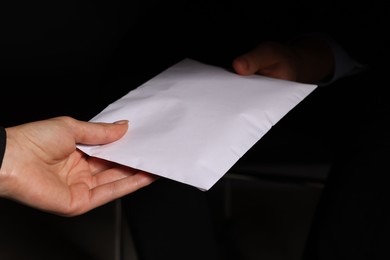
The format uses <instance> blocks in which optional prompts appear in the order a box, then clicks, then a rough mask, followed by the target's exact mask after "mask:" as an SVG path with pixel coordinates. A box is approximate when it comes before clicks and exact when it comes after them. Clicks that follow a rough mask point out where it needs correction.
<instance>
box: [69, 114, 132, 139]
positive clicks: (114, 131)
mask: <svg viewBox="0 0 390 260" xmlns="http://www.w3.org/2000/svg"><path fill="white" fill-rule="evenodd" d="M68 123H69V124H70V125H71V127H72V129H73V133H74V137H75V140H76V143H80V144H91V145H97V144H107V143H111V142H114V141H116V140H118V139H120V138H121V137H123V135H124V134H125V133H126V131H127V129H128V121H126V120H122V121H118V122H115V123H93V122H84V121H79V120H75V119H73V120H72V119H69V121H68Z"/></svg>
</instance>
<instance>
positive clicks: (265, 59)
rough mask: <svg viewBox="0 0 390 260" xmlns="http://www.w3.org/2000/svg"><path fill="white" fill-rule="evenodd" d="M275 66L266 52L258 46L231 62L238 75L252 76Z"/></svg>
mask: <svg viewBox="0 0 390 260" xmlns="http://www.w3.org/2000/svg"><path fill="white" fill-rule="evenodd" d="M274 64H275V60H274V59H273V57H272V56H271V55H270V54H269V53H268V51H267V50H266V49H265V48H263V47H261V46H259V47H258V48H256V49H254V50H252V51H251V52H248V53H245V54H243V55H241V56H239V57H237V58H236V59H234V60H233V64H232V65H233V69H234V70H235V71H236V73H237V74H239V75H253V74H256V73H259V72H261V71H262V70H265V69H267V68H268V67H271V66H273V65H274Z"/></svg>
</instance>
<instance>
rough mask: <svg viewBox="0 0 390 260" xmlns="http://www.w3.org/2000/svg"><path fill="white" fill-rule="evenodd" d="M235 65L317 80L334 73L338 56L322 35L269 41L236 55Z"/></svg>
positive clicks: (238, 70) (243, 70)
mask: <svg viewBox="0 0 390 260" xmlns="http://www.w3.org/2000/svg"><path fill="white" fill-rule="evenodd" d="M232 66H233V69H234V70H235V72H236V73H238V74H240V75H251V74H260V75H264V76H268V77H273V78H279V79H284V80H290V81H297V82H302V83H311V84H315V83H317V82H320V81H323V80H324V79H326V78H327V77H329V76H331V75H332V73H333V69H334V57H333V53H332V50H331V49H330V47H329V46H328V44H327V43H326V42H325V41H324V40H323V39H321V38H317V37H305V38H303V37H302V38H299V39H297V40H295V41H294V42H291V43H289V44H282V43H279V42H273V41H267V42H263V43H260V44H259V45H258V46H257V47H256V48H254V49H253V50H251V51H250V52H248V53H245V54H242V55H240V56H239V57H237V58H235V59H234V60H233V63H232Z"/></svg>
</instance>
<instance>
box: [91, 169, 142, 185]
mask: <svg viewBox="0 0 390 260" xmlns="http://www.w3.org/2000/svg"><path fill="white" fill-rule="evenodd" d="M140 172H142V171H140V170H137V169H133V168H130V167H120V168H118V167H117V168H110V169H106V170H104V171H102V172H99V173H96V174H95V175H94V178H95V181H94V183H95V184H96V186H101V185H104V184H106V183H111V182H115V181H118V180H120V179H123V178H127V177H129V176H132V175H135V174H137V173H140Z"/></svg>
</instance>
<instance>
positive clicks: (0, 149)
mask: <svg viewBox="0 0 390 260" xmlns="http://www.w3.org/2000/svg"><path fill="white" fill-rule="evenodd" d="M6 141H7V133H6V131H5V128H4V127H2V126H0V168H1V165H2V164H3V157H4V153H5V145H6Z"/></svg>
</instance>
